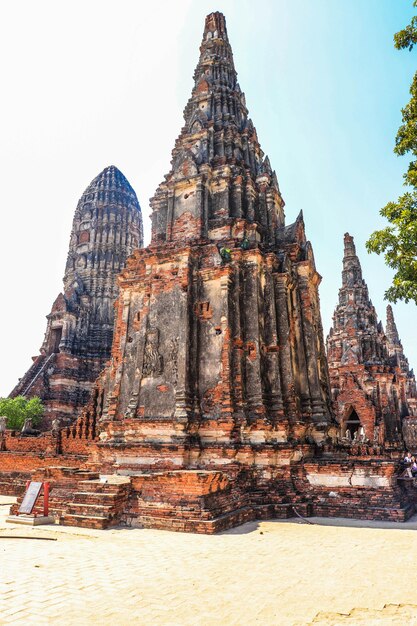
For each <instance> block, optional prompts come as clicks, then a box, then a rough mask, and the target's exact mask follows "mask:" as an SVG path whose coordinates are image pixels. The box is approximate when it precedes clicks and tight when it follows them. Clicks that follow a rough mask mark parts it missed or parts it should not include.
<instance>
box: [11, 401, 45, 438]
mask: <svg viewBox="0 0 417 626" xmlns="http://www.w3.org/2000/svg"><path fill="white" fill-rule="evenodd" d="M43 411H44V406H43V404H42V402H41V399H40V398H38V397H37V396H35V397H34V398H24V397H23V396H17V397H16V398H0V416H3V415H4V416H5V417H7V428H11V429H12V430H21V429H22V427H23V424H24V423H25V420H26V419H28V418H31V420H32V425H33V426H36V425H37V424H39V422H40V420H41V417H42V413H43Z"/></svg>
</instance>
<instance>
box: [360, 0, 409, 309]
mask: <svg viewBox="0 0 417 626" xmlns="http://www.w3.org/2000/svg"><path fill="white" fill-rule="evenodd" d="M413 6H414V7H417V0H414V2H413ZM394 44H395V47H396V48H397V49H398V50H403V49H405V48H407V49H408V50H412V49H413V47H414V45H415V44H417V16H414V17H413V18H412V20H411V23H410V24H409V25H408V26H407V27H406V28H404V30H401V31H400V32H399V33H396V34H395V35H394ZM410 93H411V99H410V101H409V103H408V104H407V105H406V106H405V107H404V109H402V124H401V126H400V128H399V129H398V133H397V137H396V140H395V148H394V152H395V153H396V154H397V155H399V156H404V155H406V154H410V155H411V156H412V161H411V162H410V164H409V166H408V170H407V172H406V173H405V174H404V180H405V182H404V185H405V186H406V187H409V191H407V192H406V193H404V194H403V195H402V196H400V197H399V198H398V200H397V201H396V202H388V204H387V205H386V206H385V207H384V208H383V209H381V211H380V214H381V215H382V216H383V217H385V218H386V219H387V220H388V222H389V226H387V227H386V228H383V229H382V230H377V231H375V232H374V233H372V235H371V236H370V238H369V240H368V241H367V243H366V247H367V249H368V252H376V253H377V254H384V258H385V262H386V264H387V265H388V266H389V267H391V268H392V269H394V270H395V275H394V278H393V281H392V285H391V286H390V287H389V288H388V289H387V291H386V292H385V298H386V299H387V300H390V301H391V302H397V300H404V301H405V302H408V301H409V300H414V302H415V303H416V304H417V72H416V74H415V75H414V78H413V81H412V83H411V88H410Z"/></svg>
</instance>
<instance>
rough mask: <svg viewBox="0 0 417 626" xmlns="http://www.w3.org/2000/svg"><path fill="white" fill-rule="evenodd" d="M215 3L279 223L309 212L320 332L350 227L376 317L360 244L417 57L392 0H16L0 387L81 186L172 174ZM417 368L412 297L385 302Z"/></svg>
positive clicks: (6, 28)
mask: <svg viewBox="0 0 417 626" xmlns="http://www.w3.org/2000/svg"><path fill="white" fill-rule="evenodd" d="M213 10H221V11H223V12H224V13H225V15H226V19H227V24H228V31H229V38H230V40H231V44H232V47H233V50H234V57H235V63H236V68H237V71H238V73H239V81H240V85H241V87H242V89H243V90H244V91H245V93H246V101H247V105H248V108H249V111H250V114H251V117H252V119H253V121H254V124H255V126H256V127H257V130H258V136H259V139H260V142H261V145H262V147H263V149H264V151H265V152H266V153H267V154H269V156H270V159H271V164H272V167H273V168H275V169H276V171H277V174H278V179H279V182H280V186H281V191H282V193H283V196H284V199H285V201H286V214H287V223H290V222H292V221H294V219H295V217H296V215H297V213H298V212H299V210H300V209H303V211H304V218H305V222H306V228H307V235H308V237H309V238H310V240H311V241H312V244H313V248H314V251H315V256H316V264H317V268H318V270H319V272H320V273H321V274H322V276H323V282H322V286H321V301H322V315H323V326H324V329H325V333H326V334H327V332H328V329H329V326H330V322H331V315H332V312H333V309H334V306H335V304H336V301H337V292H338V288H339V286H340V282H341V257H342V249H343V233H344V232H346V231H349V232H350V233H351V234H353V235H354V236H355V240H356V245H357V250H358V253H359V255H360V258H361V260H362V265H363V269H364V276H365V279H366V280H367V282H368V285H369V289H370V293H371V297H372V299H373V302H374V304H375V305H376V307H377V312H378V314H379V316H380V317H382V318H383V321H384V322H385V320H384V318H385V305H386V303H385V302H384V301H383V292H384V290H385V289H386V288H387V286H388V285H389V281H390V272H389V271H388V270H387V269H386V267H385V265H384V263H383V260H382V258H379V257H377V256H368V255H367V253H366V252H365V249H364V242H365V241H366V239H367V237H368V235H369V233H370V232H372V230H373V229H374V228H375V227H377V226H381V225H382V224H383V222H382V220H381V218H379V216H378V211H379V209H380V208H381V207H382V206H383V205H384V204H385V203H386V202H387V201H389V200H391V199H395V198H396V197H397V196H398V195H399V193H401V191H402V188H401V184H402V178H401V176H402V173H403V171H404V170H405V168H406V162H405V161H402V162H401V160H400V159H398V158H396V157H395V156H394V155H393V154H392V147H393V144H394V137H395V133H396V129H397V127H398V125H399V123H400V109H401V107H402V106H404V104H405V103H406V102H407V100H408V89H409V85H410V82H411V77H412V73H413V71H414V70H415V58H414V56H413V54H409V53H407V52H397V51H395V50H394V49H393V46H392V35H393V33H394V32H396V31H397V30H399V29H400V28H401V27H403V26H404V25H405V24H406V23H407V22H408V21H409V19H410V16H411V15H412V10H411V1H410V2H408V1H407V0H402V1H401V2H398V1H396V2H393V1H392V0H355V2H352V0H337V1H336V0H314V1H313V0H258V1H257V2H256V3H254V2H253V0H239V1H234V0H218V1H217V2H216V4H214V5H213V3H212V2H208V1H207V0H198V1H197V0H194V1H193V0H166V1H164V0H153V2H144V1H140V0H118V2H114V1H108V0H83V1H76V0H72V1H71V2H69V1H66V2H65V1H62V2H56V0H55V1H53V0H50V1H48V0H37V1H36V2H33V1H29V0H20V1H19V2H11V1H10V2H3V3H1V6H0V59H1V74H0V75H1V86H2V89H1V94H2V95H1V98H0V172H1V180H2V192H1V199H2V209H1V230H0V233H1V241H0V268H1V293H2V299H1V308H0V350H1V363H0V395H7V394H8V393H9V392H10V391H11V389H12V388H13V386H14V385H15V383H16V382H17V379H18V378H19V377H21V376H23V374H24V373H25V371H26V370H27V368H28V367H29V365H30V363H31V356H32V355H36V354H38V351H39V347H40V345H41V343H42V339H43V334H44V331H45V327H46V320H45V316H46V315H47V314H48V313H49V311H50V308H51V305H52V303H53V301H54V299H55V297H56V296H57V294H58V293H59V292H60V291H61V289H62V276H63V273H64V266H65V259H66V254H67V250H68V243H69V235H70V229H71V222H72V217H73V213H74V210H75V208H76V204H77V201H78V198H79V197H80V196H81V194H82V192H83V191H84V189H85V188H86V187H87V185H88V184H89V183H90V181H91V180H92V179H93V178H94V177H95V176H96V175H97V174H98V173H99V172H100V171H101V170H102V169H103V168H104V167H106V166H107V165H110V164H114V165H116V166H117V167H119V169H121V171H122V172H123V173H124V174H125V176H126V177H127V178H128V180H129V181H130V183H131V184H132V186H133V187H134V189H135V190H136V193H137V195H138V198H139V202H140V204H141V206H142V211H143V216H144V223H145V233H146V236H147V240H148V239H149V229H150V225H149V219H148V215H149V204H148V199H149V198H150V197H151V196H152V195H153V193H154V191H155V189H156V187H157V185H158V184H159V182H161V180H162V179H163V176H164V174H166V173H167V172H168V170H169V162H170V153H171V150H172V147H173V145H174V140H175V138H176V136H177V135H178V134H179V132H180V129H181V126H182V110H183V108H184V106H185V104H186V101H187V99H188V97H189V94H190V92H191V87H192V74H193V71H194V67H195V65H196V63H197V59H198V48H199V44H200V40H201V36H202V32H203V26H204V17H205V15H206V14H207V13H210V12H211V11H213ZM394 313H395V315H396V319H397V325H398V327H399V331H400V335H401V337H402V340H403V344H404V347H405V351H406V354H407V355H408V357H409V359H410V361H411V363H412V364H416V365H417V345H416V337H417V328H416V307H415V305H414V304H408V305H405V304H398V305H396V306H395V307H394Z"/></svg>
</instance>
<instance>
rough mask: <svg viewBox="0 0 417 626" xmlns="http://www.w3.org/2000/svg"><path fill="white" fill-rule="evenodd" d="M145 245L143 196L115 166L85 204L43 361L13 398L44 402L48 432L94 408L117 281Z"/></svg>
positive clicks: (93, 184)
mask: <svg viewBox="0 0 417 626" xmlns="http://www.w3.org/2000/svg"><path fill="white" fill-rule="evenodd" d="M142 245H143V235H142V216H141V212H140V207H139V203H138V200H137V197H136V194H135V192H134V191H133V189H132V187H131V186H130V184H129V183H128V181H127V180H126V178H125V177H124V176H123V174H122V173H121V172H120V171H119V170H118V169H117V168H116V167H114V166H110V167H107V168H106V169H104V170H103V171H102V172H101V174H99V175H98V176H97V177H96V178H95V179H94V180H93V181H92V182H91V183H90V185H89V186H88V187H87V189H86V190H85V192H84V193H83V195H82V197H81V199H80V200H79V202H78V205H77V209H76V211H75V215H74V220H73V225H72V231H71V239H70V246H69V251H68V259H67V264H66V268H65V276H64V292H63V293H60V294H59V296H58V297H57V299H56V300H55V302H54V305H53V307H52V310H51V312H50V314H49V315H48V316H47V320H48V323H47V329H46V333H45V338H44V341H43V344H42V347H41V350H40V355H39V356H37V357H35V358H34V363H33V365H32V367H31V368H30V369H29V370H28V372H27V373H26V374H25V376H24V377H23V378H22V379H21V380H20V381H19V383H18V385H17V386H16V387H15V389H14V390H13V391H12V393H11V396H17V395H19V394H23V395H24V396H27V397H31V396H34V395H38V396H40V397H41V399H42V400H43V402H44V404H45V408H46V412H45V415H44V419H43V426H44V427H45V428H47V427H48V426H49V425H50V424H51V421H52V420H53V419H54V418H59V419H60V420H61V423H62V424H64V423H70V422H71V421H74V419H75V418H76V417H77V416H78V414H79V411H80V409H81V408H82V407H83V406H84V405H85V404H86V403H87V401H88V399H89V397H90V391H91V388H92V385H93V383H94V381H95V379H96V378H97V376H98V374H99V373H100V371H101V370H102V368H103V366H104V364H105V362H106V360H107V359H108V358H109V356H110V350H111V344H112V339H113V325H114V301H115V299H116V297H117V295H118V285H117V280H116V277H117V275H118V274H119V273H120V271H121V270H122V269H123V267H124V266H125V262H126V259H127V257H128V256H129V255H130V254H131V253H132V252H133V250H135V249H136V248H138V247H139V246H142Z"/></svg>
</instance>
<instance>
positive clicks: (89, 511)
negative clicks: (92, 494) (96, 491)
mask: <svg viewBox="0 0 417 626" xmlns="http://www.w3.org/2000/svg"><path fill="white" fill-rule="evenodd" d="M66 513H68V514H69V515H96V514H97V515H98V516H101V515H104V516H106V517H108V518H110V517H114V514H115V513H117V509H115V508H114V507H113V506H111V505H107V504H86V503H84V502H71V503H70V504H69V505H68V507H67V510H66Z"/></svg>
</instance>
